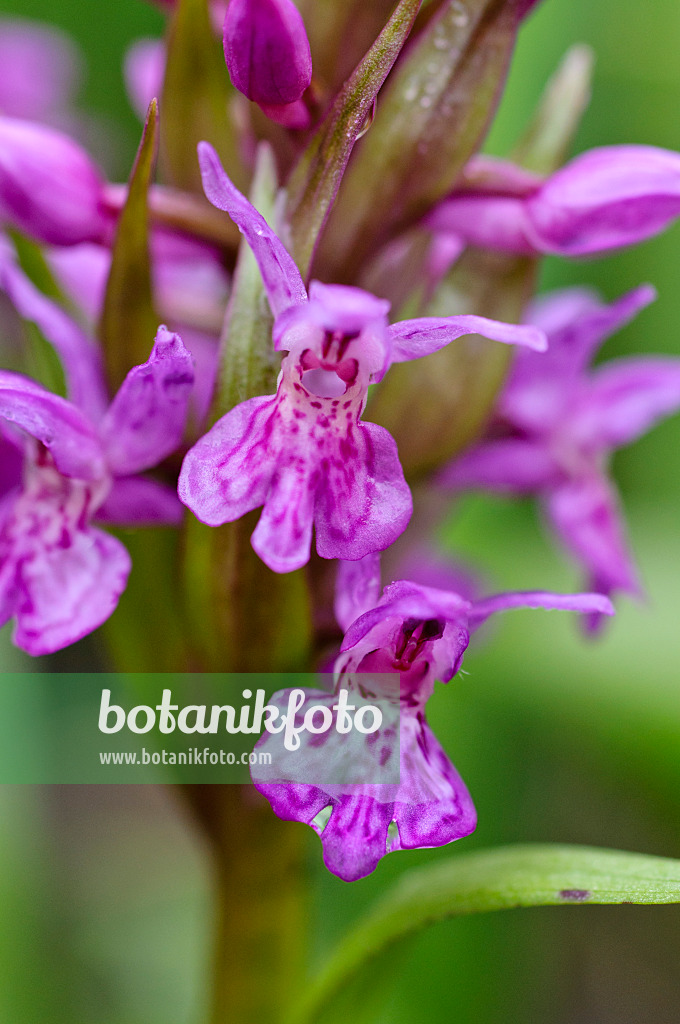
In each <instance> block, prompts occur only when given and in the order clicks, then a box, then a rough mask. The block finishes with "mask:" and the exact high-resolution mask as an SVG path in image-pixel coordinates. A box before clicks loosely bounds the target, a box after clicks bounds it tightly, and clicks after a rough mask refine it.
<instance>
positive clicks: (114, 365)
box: [99, 100, 158, 393]
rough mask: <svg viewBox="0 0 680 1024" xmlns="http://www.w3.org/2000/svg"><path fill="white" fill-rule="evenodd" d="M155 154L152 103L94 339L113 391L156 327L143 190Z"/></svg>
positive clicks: (141, 356)
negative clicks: (98, 341) (102, 355)
mask: <svg viewBox="0 0 680 1024" xmlns="http://www.w3.org/2000/svg"><path fill="white" fill-rule="evenodd" d="M157 152H158V104H157V102H156V100H152V101H151V103H150V105H149V110H148V113H147V116H146V124H145V125H144V132H143V134H142V141H141V142H140V144H139V150H138V151H137V157H136V159H135V163H134V166H133V168H132V174H131V175H130V180H129V183H128V194H127V200H126V202H125V205H124V206H123V209H122V210H121V213H120V216H119V218H118V224H117V226H116V236H115V239H114V243H113V250H112V253H111V269H110V271H109V278H108V281H107V284H106V293H105V296H104V308H103V312H102V318H101V323H100V325H99V336H100V339H101V342H102V346H103V349H104V360H105V364H106V371H107V377H108V381H109V388H110V390H111V392H112V393H113V392H115V391H116V390H117V389H118V388H119V387H120V385H121V384H122V382H123V380H124V379H125V375H126V374H127V372H128V371H129V370H130V369H131V367H133V366H135V365H137V364H138V363H143V362H145V361H146V360H147V359H148V358H149V352H150V351H151V347H152V345H153V339H154V336H155V333H156V329H157V327H158V317H157V316H156V313H155V312H154V306H153V292H152V287H151V264H150V258H149V213H148V194H149V186H150V184H151V180H152V178H153V174H154V170H155V167H156V155H157Z"/></svg>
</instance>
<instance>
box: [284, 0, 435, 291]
mask: <svg viewBox="0 0 680 1024" xmlns="http://www.w3.org/2000/svg"><path fill="white" fill-rule="evenodd" d="M421 3H422V0H400V2H399V3H398V4H397V6H396V8H395V11H394V13H393V14H392V17H391V18H390V20H389V21H388V22H387V24H386V25H385V28H384V29H383V30H382V32H381V33H380V35H379V36H378V38H377V39H376V41H375V43H374V44H373V46H372V47H371V48H370V50H369V51H368V53H367V54H366V56H365V57H364V59H363V60H362V61H361V63H360V64H359V65H358V67H357V68H356V69H355V71H354V73H353V74H352V75H351V76H350V78H349V79H348V80H347V82H346V83H345V85H344V86H343V88H342V89H341V91H340V93H339V94H338V96H337V98H336V100H335V102H334V104H333V106H332V107H331V110H330V111H329V113H328V115H327V117H326V119H325V120H324V122H323V124H322V125H321V127H320V128H319V130H318V131H317V133H316V135H315V136H314V138H313V139H312V141H311V143H310V145H309V147H308V148H307V150H306V151H305V153H304V154H303V156H302V158H301V160H300V163H299V164H298V166H297V167H296V169H295V171H294V173H293V176H292V178H291V181H290V183H289V186H288V197H289V200H288V217H289V221H290V241H291V251H292V253H293V256H294V257H295V260H296V261H297V263H298V266H299V267H300V270H301V272H302V275H303V277H304V276H305V275H306V273H307V271H308V269H309V265H310V263H311V260H312V255H313V253H314V248H315V246H316V243H317V240H318V237H319V234H320V232H321V229H322V227H323V225H324V223H325V221H326V218H327V216H328V213H329V211H330V208H331V206H332V205H333V202H334V200H335V196H336V194H337V191H338V188H339V186H340V181H341V179H342V176H343V174H344V171H345V167H346V166H347V161H348V160H349V157H350V154H351V152H352V149H353V147H354V143H355V142H356V140H357V139H358V138H359V136H360V134H361V132H362V131H363V130H364V127H365V125H366V122H367V119H368V118H369V117H370V115H371V111H372V108H373V103H374V100H375V98H376V96H377V95H378V92H379V90H380V87H381V86H382V84H383V82H384V81H385V79H386V77H387V75H388V73H389V71H390V69H391V67H392V65H393V64H394V62H395V60H396V59H397V57H398V56H399V53H400V51H401V48H402V47H403V45H404V43H405V41H406V39H407V37H408V34H409V32H410V31H411V28H412V26H413V22H414V21H415V19H416V15H417V14H418V11H419V10H420V6H421Z"/></svg>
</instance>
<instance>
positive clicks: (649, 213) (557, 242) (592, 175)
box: [527, 146, 680, 256]
mask: <svg viewBox="0 0 680 1024" xmlns="http://www.w3.org/2000/svg"><path fill="white" fill-rule="evenodd" d="M527 212H528V214H529V217H530V218H531V222H532V226H533V230H534V232H535V235H536V239H537V243H538V245H539V246H540V247H541V248H542V249H543V251H545V252H555V253H560V254H562V255H567V256H585V255H589V254H591V253H597V252H604V251H606V250H608V249H613V248H619V247H621V246H625V245H632V244H635V243H637V242H641V241H643V240H644V239H645V238H649V237H651V236H652V235H655V234H658V233H659V232H660V231H663V230H664V229H665V228H666V227H668V225H669V224H670V223H671V222H672V221H673V220H675V219H676V217H678V216H680V155H679V154H677V153H672V152H669V151H668V150H664V149H657V148H655V147H653V146H604V147H602V148H599V149H593V150H590V151H589V152H587V153H583V154H582V155H581V156H578V157H576V159H575V160H572V161H571V163H569V164H567V165H566V167H563V168H562V170H560V171H558V172H557V173H556V174H554V175H552V177H551V178H549V179H548V181H547V182H546V184H545V185H544V186H543V187H542V188H541V189H540V191H539V192H538V193H537V194H536V195H535V196H534V197H533V198H531V199H529V200H528V201H527Z"/></svg>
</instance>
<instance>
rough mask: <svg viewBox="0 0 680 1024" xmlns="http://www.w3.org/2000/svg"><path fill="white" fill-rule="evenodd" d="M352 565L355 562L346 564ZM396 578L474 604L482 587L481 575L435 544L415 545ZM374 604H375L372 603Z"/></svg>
mask: <svg viewBox="0 0 680 1024" xmlns="http://www.w3.org/2000/svg"><path fill="white" fill-rule="evenodd" d="M346 564H347V565H352V564H353V563H352V562H348V563H346ZM397 566H398V571H397V572H395V573H394V575H396V576H399V577H400V579H405V580H410V581H411V582H412V583H416V584H418V585H420V586H423V587H431V588H435V589H437V590H448V591H449V592H453V593H455V594H459V595H460V596H461V597H462V598H464V599H465V600H466V601H473V600H474V598H475V596H476V595H477V594H478V593H479V592H480V589H481V587H482V583H481V574H480V573H479V572H477V570H476V569H473V568H472V567H470V566H468V565H466V564H464V563H463V562H461V561H458V559H456V560H453V559H452V558H451V557H449V556H447V555H445V554H443V553H441V552H439V551H438V550H437V549H436V547H435V546H434V545H433V544H430V543H427V542H422V541H416V542H414V543H412V544H410V545H409V546H408V547H407V549H406V552H405V554H404V555H403V556H402V557H400V558H399V559H398V561H397ZM373 603H374V604H375V602H373Z"/></svg>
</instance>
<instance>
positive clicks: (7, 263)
mask: <svg viewBox="0 0 680 1024" xmlns="http://www.w3.org/2000/svg"><path fill="white" fill-rule="evenodd" d="M0 288H1V289H2V290H3V291H4V292H6V293H7V295H8V297H9V299H10V300H11V302H12V304H13V305H14V306H15V308H16V310H17V312H18V313H19V314H20V316H22V317H24V319H26V320H32V321H33V322H34V323H35V324H37V326H38V327H39V329H40V330H41V331H42V333H43V334H44V335H45V337H46V338H47V340H48V341H49V342H50V344H51V345H53V346H54V349H55V351H56V352H57V355H58V356H59V358H60V359H61V361H62V363H63V366H64V371H65V374H66V379H67V383H68V390H69V397H70V398H71V400H72V401H73V403H74V404H75V405H77V406H78V407H79V408H80V409H82V410H83V412H85V413H86V414H87V415H89V416H91V417H93V418H94V419H98V418H99V417H100V416H101V415H102V413H103V411H104V409H105V408H106V393H105V390H104V383H103V381H104V378H103V368H102V361H101V354H100V352H99V351H98V350H97V348H96V347H95V346H94V344H93V343H92V342H91V341H90V339H89V338H88V337H87V335H86V334H85V333H84V332H83V331H82V330H81V328H80V327H79V326H78V324H77V323H75V321H73V320H72V319H71V317H70V316H68V315H67V314H66V313H65V312H64V311H63V310H62V309H60V308H59V306H57V305H56V303H54V302H52V301H51V300H50V299H48V298H46V297H45V296H44V295H42V293H41V292H39V291H38V289H37V288H36V287H35V286H34V285H33V283H32V282H31V281H30V280H29V279H28V278H27V277H26V275H25V274H24V273H23V271H22V270H21V269H20V268H19V266H17V264H16V263H14V261H13V260H9V259H2V260H0Z"/></svg>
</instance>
